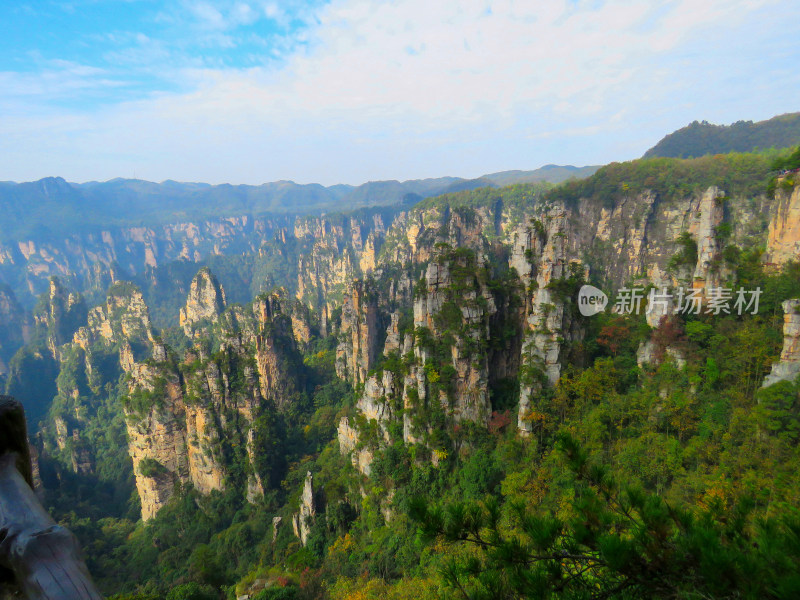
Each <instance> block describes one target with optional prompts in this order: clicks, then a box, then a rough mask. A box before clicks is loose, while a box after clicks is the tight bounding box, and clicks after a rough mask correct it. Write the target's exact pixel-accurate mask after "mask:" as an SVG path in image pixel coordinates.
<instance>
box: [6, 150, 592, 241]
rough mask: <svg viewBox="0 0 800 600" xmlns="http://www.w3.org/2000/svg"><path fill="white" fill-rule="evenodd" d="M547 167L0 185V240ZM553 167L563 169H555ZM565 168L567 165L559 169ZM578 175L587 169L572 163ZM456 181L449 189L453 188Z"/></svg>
mask: <svg viewBox="0 0 800 600" xmlns="http://www.w3.org/2000/svg"><path fill="white" fill-rule="evenodd" d="M551 167H552V165H548V166H547V167H543V168H542V169H537V170H535V171H509V172H503V173H495V174H493V175H487V176H485V177H481V178H477V179H464V178H461V177H439V178H430V179H415V180H408V181H402V182H401V181H396V180H389V181H370V182H366V183H364V184H361V185H358V186H352V185H346V184H337V185H332V186H323V185H320V184H317V183H310V184H298V183H295V182H293V181H274V182H270V183H264V184H261V185H233V184H227V183H225V184H219V185H211V184H207V183H201V182H188V183H184V182H178V181H173V180H166V181H164V182H161V183H154V182H150V181H144V180H139V179H122V178H116V179H111V180H109V181H105V182H97V181H91V182H86V183H70V182H67V181H66V180H65V179H63V178H62V177H46V178H43V179H40V180H38V181H32V182H24V183H15V182H2V183H0V207H2V208H3V211H4V214H5V217H6V221H5V227H3V230H2V231H0V239H2V240H3V241H22V240H27V239H36V238H37V237H38V238H39V239H41V238H42V237H44V236H47V235H48V234H49V233H51V232H52V231H53V225H54V224H55V223H57V224H58V228H57V229H58V232H59V233H63V232H70V233H71V232H73V231H75V232H78V231H87V230H90V229H97V228H108V227H114V226H117V227H124V226H139V225H145V226H155V225H160V224H164V223H169V222H174V221H177V220H187V219H204V218H217V217H230V216H238V215H242V214H250V215H260V214H266V213H273V214H280V213H290V214H303V213H314V212H326V211H331V210H349V209H355V208H359V207H362V206H382V205H391V204H397V203H400V202H403V201H404V199H406V198H408V197H410V200H414V198H413V196H411V195H416V196H418V198H416V200H419V199H422V198H426V197H430V196H436V195H439V194H442V193H444V192H447V191H456V190H463V189H474V188H476V187H481V186H486V185H488V186H492V185H510V184H512V183H519V182H524V181H529V180H530V181H532V180H537V181H539V180H544V181H551V182H553V183H555V182H558V181H561V180H563V173H562V172H561V171H554V170H553V169H552V168H551ZM559 169H561V168H560V167H559ZM563 169H567V170H570V169H572V167H563ZM575 174H576V176H582V175H587V174H590V173H588V172H585V171H584V170H581V169H577V170H576V171H575ZM454 186H455V188H454Z"/></svg>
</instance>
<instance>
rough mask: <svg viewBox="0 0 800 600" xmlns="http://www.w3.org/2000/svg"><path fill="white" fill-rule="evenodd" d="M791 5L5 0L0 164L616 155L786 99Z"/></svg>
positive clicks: (186, 170)
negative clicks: (678, 131)
mask: <svg viewBox="0 0 800 600" xmlns="http://www.w3.org/2000/svg"><path fill="white" fill-rule="evenodd" d="M799 17H800V3H798V2H797V1H796V0H669V1H662V0H652V1H643V0H526V1H522V2H515V1H512V0H506V1H491V0H482V1H465V2H455V1H449V0H438V1H437V0H407V1H403V0H398V1H393V2H365V1H362V0H333V1H331V2H323V1H317V0H311V1H301V0H282V1H280V2H275V1H270V2H260V1H255V0H252V1H250V0H241V1H239V0H235V1H227V0H203V1H191V0H178V1H174V2H154V1H150V0H116V1H115V0H72V1H69V2H61V1H48V0H42V1H38V2H29V3H24V2H19V3H18V2H2V3H0V32H2V35H0V180H13V181H28V180H34V179H39V178H41V177H45V176H50V175H53V176H56V175H57V176H62V177H64V178H66V179H68V180H70V181H88V180H106V179H110V178H113V177H133V176H136V177H138V178H140V179H148V180H151V181H161V180H164V179H177V180H182V181H207V182H210V183H221V182H231V183H252V184H257V183H262V182H265V181H274V180H278V179H292V180H295V181H297V182H301V183H308V182H320V183H323V184H333V183H353V184H356V183H361V182H364V181H367V180H377V179H401V180H402V179H416V178H423V177H437V176H442V175H456V176H462V177H475V176H478V175H481V174H483V173H489V172H493V171H500V170H506V169H533V168H536V167H539V166H541V165H543V164H547V163H557V164H574V165H585V164H602V163H607V162H610V161H614V160H629V159H632V158H636V157H637V156H640V155H641V154H642V153H643V152H644V151H645V150H646V149H647V148H649V147H650V146H652V145H653V144H655V143H656V142H657V141H658V140H659V139H660V138H661V137H663V136H664V135H665V134H666V133H669V132H671V131H673V130H675V129H677V128H679V127H682V126H684V125H686V124H688V123H689V122H691V121H693V120H695V119H697V120H703V119H705V120H708V121H711V122H714V123H730V122H733V121H736V120H740V119H746V120H761V119H765V118H769V117H771V116H774V115H776V114H781V113H785V112H795V111H798V110H800V65H798V57H800V36H798V35H797V33H796V30H795V29H796V28H795V25H796V23H797V22H798V21H797V20H798V18H799Z"/></svg>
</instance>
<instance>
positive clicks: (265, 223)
mask: <svg viewBox="0 0 800 600" xmlns="http://www.w3.org/2000/svg"><path fill="white" fill-rule="evenodd" d="M289 222H290V217H261V218H253V217H251V216H249V215H241V216H232V217H230V218H224V219H215V220H208V221H197V222H176V223H171V224H167V225H163V226H159V227H126V228H109V229H106V230H102V231H94V232H90V233H85V234H73V235H71V236H69V237H66V238H63V239H53V238H49V239H47V240H38V239H31V240H20V241H17V242H13V243H6V244H0V279H2V280H5V281H20V280H21V281H24V286H25V288H26V289H27V291H28V292H29V293H30V294H31V295H33V296H36V295H38V294H40V293H42V292H43V291H45V290H46V286H47V280H48V278H49V277H50V276H53V275H56V276H59V277H62V278H64V279H65V280H66V279H68V280H69V281H71V282H72V284H73V285H76V286H79V287H88V285H90V284H91V283H92V281H93V280H102V283H105V284H106V285H107V284H108V283H113V282H114V280H115V279H116V276H115V272H116V270H118V269H120V268H121V269H122V270H124V271H125V272H127V273H130V274H137V273H142V272H144V271H145V269H146V268H147V267H156V266H158V265H160V264H164V263H166V262H169V261H173V260H178V259H187V260H192V261H198V260H201V259H202V258H203V257H206V256H209V255H214V254H224V253H233V252H239V253H241V252H257V251H258V249H259V247H260V245H261V241H262V240H263V239H265V238H268V237H271V236H272V235H273V234H274V233H275V232H276V231H277V230H278V229H279V228H280V227H285V226H286V225H287V224H288V223H289ZM109 279H110V281H109ZM17 291H18V293H19V291H21V290H17Z"/></svg>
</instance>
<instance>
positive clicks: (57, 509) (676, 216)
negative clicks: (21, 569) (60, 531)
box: [0, 150, 800, 600]
mask: <svg viewBox="0 0 800 600" xmlns="http://www.w3.org/2000/svg"><path fill="white" fill-rule="evenodd" d="M798 168H800V150H798V151H796V150H771V151H767V152H754V153H742V154H737V153H732V154H726V155H715V156H704V157H701V158H696V159H678V158H647V159H641V160H636V161H631V162H626V163H613V164H611V165H607V166H605V167H602V168H600V169H599V170H598V171H597V172H596V173H594V174H593V175H592V176H591V177H588V178H586V179H583V180H579V181H571V182H567V183H564V184H561V185H558V186H555V187H553V186H552V185H550V184H546V183H526V184H517V185H512V186H508V187H503V188H494V187H483V188H480V189H474V190H461V191H452V192H450V193H446V194H443V195H438V196H435V197H430V198H427V199H425V200H422V201H420V202H417V203H415V204H414V205H413V206H410V205H408V204H402V203H401V204H395V205H392V206H381V207H365V208H362V209H360V210H358V211H353V212H341V213H335V214H334V213H331V214H327V215H315V216H309V217H297V218H292V219H286V220H284V221H281V220H278V219H277V218H276V219H275V220H274V222H271V224H269V226H267V225H266V224H264V225H263V226H262V225H257V223H258V221H257V220H255V221H251V222H250V225H249V226H252V227H253V228H254V229H255V231H258V232H259V233H258V236H260V237H261V238H262V239H261V240H260V242H259V243H258V244H256V245H252V246H251V245H250V244H249V242H248V244H243V245H241V246H240V245H237V243H238V242H237V243H234V242H233V241H232V240H238V239H239V238H237V237H236V235H235V234H231V235H223V234H220V235H218V236H217V237H216V239H217V240H218V241H219V244H220V245H219V246H218V252H216V253H214V254H215V256H214V257H213V260H208V259H207V256H206V255H204V254H202V253H199V250H198V255H197V256H195V255H194V254H193V253H192V254H190V255H188V256H186V257H184V258H183V259H182V260H177V261H174V262H172V261H168V262H165V263H163V264H157V265H155V266H152V267H151V268H150V269H149V270H147V271H146V272H145V273H146V276H137V277H128V278H126V277H125V275H130V273H126V272H125V269H124V267H123V266H120V265H116V266H114V268H113V269H111V270H110V273H104V274H102V277H106V279H102V281H103V282H104V283H105V284H106V285H105V286H104V287H106V288H107V292H106V293H105V294H103V295H102V296H99V295H98V294H96V293H89V294H86V295H84V294H82V293H80V291H79V290H78V289H76V286H75V281H70V280H68V279H67V280H62V279H60V278H59V277H54V278H51V279H49V280H48V283H47V290H46V291H45V293H44V294H42V295H41V297H40V299H39V301H38V304H37V305H36V308H35V309H34V311H33V313H32V315H31V316H30V317H25V316H24V315H25V312H24V310H22V308H21V307H20V306H19V304H18V303H16V304H15V303H14V302H13V295H12V293H11V292H10V291H8V290H5V299H6V300H5V301H4V303H0V308H2V307H4V308H3V310H2V311H0V313H2V314H3V315H6V316H4V319H5V320H4V323H5V324H6V325H5V326H6V330H7V334H8V337H7V338H4V339H9V340H12V342H8V343H6V345H7V346H8V347H9V348H11V347H13V345H14V343H16V344H23V343H24V345H23V347H22V348H20V349H19V350H18V351H16V352H14V353H12V354H13V356H11V357H9V358H8V359H7V378H6V379H7V380H6V390H7V393H10V394H13V395H15V396H17V397H18V398H20V399H22V400H23V401H24V403H25V406H26V410H27V412H28V415H29V418H30V419H31V421H32V431H34V432H36V433H35V435H33V436H32V439H31V442H32V445H33V448H34V451H35V452H34V455H35V457H36V460H35V477H36V483H37V492H38V493H39V494H40V496H41V498H43V503H44V506H46V507H49V508H50V509H51V512H53V514H54V515H55V517H56V518H57V520H59V521H60V522H61V523H63V524H64V525H66V526H68V527H69V528H70V529H72V531H74V532H75V533H76V534H77V536H78V537H79V539H80V541H81V544H82V546H83V548H84V550H85V553H86V556H87V564H88V566H89V569H90V570H91V572H92V575H93V577H94V578H95V579H96V581H97V583H98V584H99V586H100V587H101V588H102V589H103V590H104V592H105V593H106V594H108V595H109V597H112V598H117V599H118V600H121V599H127V600H134V599H136V600H150V599H161V598H167V599H169V600H204V599H208V600H212V599H223V598H231V599H233V598H238V599H243V598H249V599H258V600H263V599H292V598H301V599H305V598H331V599H337V600H338V599H342V600H343V599H370V598H375V599H379V598H396V599H400V598H415V599H417V600H422V599H427V598H431V599H432V598H470V599H478V598H481V599H483V598H486V599H489V598H522V597H525V598H575V599H577V598H581V599H583V598H596V599H601V598H608V599H611V598H614V599H633V598H687V599H688V598H698V597H702V598H756V597H758V598H793V597H798V595H800V576H798V573H800V546H799V545H798V539H800V538H799V537H798V536H800V519H798V509H799V508H800V450H798V447H800V445H799V444H798V436H800V382H798V380H797V376H798V374H800V312H798V310H799V309H800V263H798V258H799V257H800V189H799V188H798V186H796V185H795V177H796V170H797V169H798ZM262 227H263V228H262ZM221 231H224V230H221ZM225 244H229V245H227V246H226V245H225ZM154 248H156V246H155V245H154ZM161 251H163V248H162V250H161ZM114 269H116V271H115V270H114ZM131 279H135V281H131ZM585 284H591V285H593V286H595V287H597V288H599V289H601V290H603V291H605V292H606V293H607V294H608V296H609V303H608V306H607V307H606V310H605V311H602V312H599V313H598V314H594V315H593V316H584V314H582V312H581V305H580V304H579V300H578V293H579V290H580V289H581V288H582V286H583V285H585ZM95 287H96V286H95ZM633 290H639V292H640V296H639V298H640V299H639V303H638V304H635V303H632V302H631V298H632V297H631V292H632V291H633ZM651 290H653V292H652V294H651ZM715 290H716V291H715ZM722 290H727V291H726V292H723V291H722ZM626 294H627V295H626ZM720 294H722V296H720ZM725 294H727V296H726V295H725ZM687 297H692V298H695V300H696V304H691V305H690V304H687ZM626 298H627V303H626ZM722 300H725V302H723V301H722ZM756 300H757V303H756ZM737 303H738V304H737ZM756 304H757V305H756ZM612 306H618V307H619V309H618V310H617V311H612V310H611V307H612ZM625 307H627V308H625ZM687 307H688V308H687ZM637 308H638V310H636V309H637ZM695 308H696V310H695ZM628 309H630V310H628ZM14 336H16V337H14ZM13 340H16V341H15V342H14V341H13ZM4 343H5V342H4ZM0 356H1V355H0Z"/></svg>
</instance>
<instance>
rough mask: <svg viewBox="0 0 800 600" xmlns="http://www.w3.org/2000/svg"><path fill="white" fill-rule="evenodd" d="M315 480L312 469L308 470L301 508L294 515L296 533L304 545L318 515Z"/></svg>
mask: <svg viewBox="0 0 800 600" xmlns="http://www.w3.org/2000/svg"><path fill="white" fill-rule="evenodd" d="M313 481H314V478H313V477H312V476H311V471H308V472H307V473H306V480H305V484H304V485H303V493H302V495H301V496H300V510H299V511H298V512H296V513H295V514H294V515H293V516H292V528H293V529H294V534H295V536H297V537H298V538H300V542H301V543H302V544H303V545H304V546H305V545H306V542H307V541H308V536H309V534H310V533H311V526H312V525H313V523H314V518H315V517H316V515H317V511H316V506H315V502H314V487H313Z"/></svg>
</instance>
